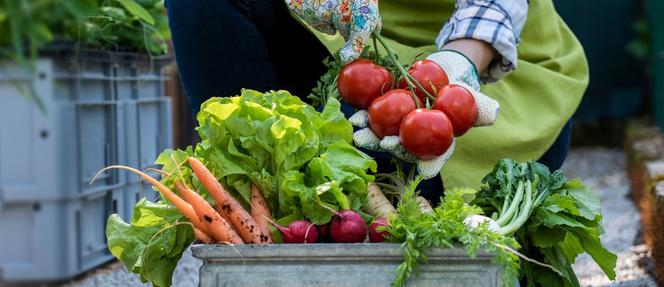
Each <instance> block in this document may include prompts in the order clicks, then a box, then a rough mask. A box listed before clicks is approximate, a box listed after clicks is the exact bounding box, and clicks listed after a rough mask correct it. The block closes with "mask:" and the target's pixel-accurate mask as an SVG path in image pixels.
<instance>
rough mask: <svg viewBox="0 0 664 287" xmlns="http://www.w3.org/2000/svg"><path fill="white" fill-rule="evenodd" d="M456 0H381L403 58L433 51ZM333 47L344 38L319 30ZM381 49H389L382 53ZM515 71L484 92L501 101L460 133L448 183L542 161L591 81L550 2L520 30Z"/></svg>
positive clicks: (534, 10)
mask: <svg viewBox="0 0 664 287" xmlns="http://www.w3.org/2000/svg"><path fill="white" fill-rule="evenodd" d="M454 2H455V1H440V0H438V1H436V0H380V2H379V5H380V14H381V17H382V19H383V22H382V23H383V25H382V31H381V34H382V35H384V36H385V37H387V38H389V39H392V40H394V41H390V43H391V44H392V47H393V48H394V49H395V50H396V51H397V53H398V54H399V57H400V61H402V63H410V62H412V60H413V59H414V58H415V57H416V56H418V55H420V54H422V53H423V52H424V53H425V54H424V56H425V55H426V53H431V52H434V51H435V49H436V48H435V46H434V41H435V39H436V36H437V35H438V32H439V31H440V29H441V28H442V26H443V25H444V24H445V23H446V22H447V20H448V19H449V17H450V15H451V14H452V11H453V9H454ZM316 34H317V36H318V37H319V39H320V40H321V41H322V42H323V43H324V44H325V45H326V47H328V49H329V50H330V51H331V52H332V51H337V50H338V49H339V48H340V47H341V45H342V44H343V39H341V38H340V37H330V36H326V35H323V34H320V33H316ZM383 55H384V54H383ZM518 57H519V61H518V66H517V69H516V70H515V71H514V72H512V73H511V74H509V75H508V76H506V77H505V78H503V79H501V80H500V81H498V82H496V83H492V84H486V85H483V86H482V92H483V93H485V94H486V95H488V96H490V97H493V98H494V99H496V100H497V101H498V102H500V106H501V112H500V116H499V117H498V121H497V122H496V123H495V124H494V125H493V126H488V127H481V128H473V129H470V130H469V131H468V133H466V134H465V135H464V136H462V137H460V138H457V145H456V150H455V151H454V154H453V155H452V157H451V158H450V160H449V161H448V162H447V164H446V165H445V167H444V169H443V171H442V176H443V181H444V184H445V187H446V188H449V187H454V186H466V187H472V188H478V187H479V186H480V181H481V180H482V177H483V176H484V175H486V174H487V173H489V172H490V171H491V169H492V168H493V165H494V164H495V163H496V162H497V161H498V160H500V159H501V158H505V157H509V158H513V159H515V160H519V161H526V160H534V159H538V158H540V157H541V156H542V154H544V152H545V151H546V150H547V149H548V148H549V147H550V146H551V145H552V144H553V142H554V141H555V139H556V138H557V136H558V134H559V132H560V130H561V129H562V127H563V126H564V125H565V123H567V121H568V120H569V119H570V118H571V116H572V114H573V113H574V111H575V110H576V108H577V107H578V105H579V103H580V101H581V98H582V96H583V93H584V91H585V89H586V87H587V84H588V65H587V61H586V57H585V54H584V51H583V48H582V47H581V44H580V43H579V42H578V40H577V39H576V37H575V36H574V35H573V34H572V32H571V30H570V29H569V28H568V27H567V25H566V24H565V23H564V22H563V20H562V19H561V18H560V16H559V15H558V13H557V12H556V11H555V9H554V7H553V3H552V2H551V0H532V1H531V2H530V5H529V10H528V18H527V21H526V24H525V27H524V29H523V31H522V33H521V43H520V44H519V47H518Z"/></svg>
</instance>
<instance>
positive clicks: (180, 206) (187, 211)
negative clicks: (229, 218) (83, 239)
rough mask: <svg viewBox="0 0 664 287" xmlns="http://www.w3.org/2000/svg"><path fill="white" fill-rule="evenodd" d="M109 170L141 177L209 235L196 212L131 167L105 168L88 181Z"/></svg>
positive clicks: (159, 183)
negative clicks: (122, 171)
mask: <svg viewBox="0 0 664 287" xmlns="http://www.w3.org/2000/svg"><path fill="white" fill-rule="evenodd" d="M109 169H124V170H128V171H131V172H133V173H135V174H137V175H139V176H140V177H142V178H143V179H144V180H146V181H147V182H149V183H150V184H152V185H154V186H155V187H157V189H158V190H159V193H160V194H161V196H162V197H163V198H165V199H166V200H168V201H169V202H170V203H172V204H173V205H175V207H176V208H177V209H178V210H179V211H180V213H182V215H184V217H186V218H187V219H188V220H189V221H190V222H191V224H193V225H194V227H195V228H198V229H199V230H200V231H202V232H204V233H206V234H209V230H208V228H207V226H206V225H205V224H203V220H202V219H201V218H200V217H198V215H196V212H195V211H194V208H193V207H191V205H190V204H189V203H187V202H186V201H184V200H182V198H180V197H179V196H177V195H176V194H175V193H173V192H172V191H171V190H170V189H169V188H168V187H166V186H165V185H164V184H163V183H161V182H159V181H158V180H156V179H154V178H152V177H150V176H149V175H147V174H145V173H144V172H142V171H140V170H137V169H135V168H132V167H128V166H124V165H112V166H109V167H105V168H104V169H102V170H100V171H99V172H98V173H97V174H96V175H95V176H94V177H93V178H92V180H91V181H90V183H92V182H94V181H95V179H97V177H98V176H99V175H100V174H101V173H102V172H104V171H107V170H109Z"/></svg>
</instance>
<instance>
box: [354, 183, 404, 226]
mask: <svg viewBox="0 0 664 287" xmlns="http://www.w3.org/2000/svg"><path fill="white" fill-rule="evenodd" d="M362 209H363V210H364V211H365V212H366V213H368V214H371V215H373V216H374V217H376V218H380V217H385V218H387V215H388V214H393V213H396V212H397V211H396V209H394V206H392V203H391V202H390V201H389V200H388V199H387V197H385V194H383V192H382V191H381V190H380V187H378V185H376V184H375V183H373V182H369V183H368V184H367V204H366V205H365V206H364V207H363V208H362Z"/></svg>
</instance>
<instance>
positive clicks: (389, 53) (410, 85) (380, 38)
mask: <svg viewBox="0 0 664 287" xmlns="http://www.w3.org/2000/svg"><path fill="white" fill-rule="evenodd" d="M373 36H374V39H376V40H378V42H380V44H381V45H382V46H383V48H385V51H386V52H387V56H388V57H390V60H392V63H393V64H394V65H395V66H397V70H399V74H401V76H402V77H403V78H404V80H406V84H408V89H409V90H410V96H411V97H412V98H413V102H415V107H416V108H418V109H419V108H420V102H419V101H418V100H417V96H415V85H413V83H412V82H411V80H410V77H409V76H410V75H409V74H408V72H406V69H404V68H403V66H401V64H400V63H399V60H398V59H397V57H396V56H395V53H394V50H392V47H390V46H388V45H387V43H385V39H384V38H383V36H381V35H380V34H378V33H376V32H374V33H373Z"/></svg>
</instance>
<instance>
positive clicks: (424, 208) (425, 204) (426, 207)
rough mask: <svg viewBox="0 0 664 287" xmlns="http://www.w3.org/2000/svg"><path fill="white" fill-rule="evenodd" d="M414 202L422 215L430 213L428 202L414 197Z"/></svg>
mask: <svg viewBox="0 0 664 287" xmlns="http://www.w3.org/2000/svg"><path fill="white" fill-rule="evenodd" d="M415 200H416V201H417V204H419V205H420V209H421V210H422V212H423V213H432V212H433V208H432V207H431V203H429V201H428V200H427V199H426V198H424V197H421V196H418V197H415Z"/></svg>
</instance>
